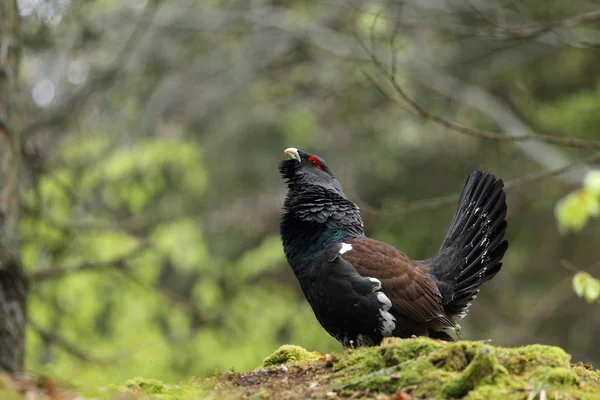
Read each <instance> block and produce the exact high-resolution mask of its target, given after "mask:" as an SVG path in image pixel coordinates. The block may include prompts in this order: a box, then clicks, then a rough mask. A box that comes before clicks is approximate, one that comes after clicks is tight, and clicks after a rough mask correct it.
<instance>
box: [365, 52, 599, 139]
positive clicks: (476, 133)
mask: <svg viewBox="0 0 600 400" xmlns="http://www.w3.org/2000/svg"><path fill="white" fill-rule="evenodd" d="M373 62H374V63H375V64H376V65H377V67H378V68H379V70H380V71H381V72H382V73H384V74H385V76H386V78H387V79H388V80H390V83H391V84H392V86H393V87H394V90H395V91H396V92H397V93H398V94H399V95H400V97H401V98H402V99H403V100H404V101H405V102H406V103H407V104H408V105H409V106H410V107H407V106H406V105H405V104H403V103H401V102H399V101H398V99H396V98H395V97H393V96H390V95H388V94H387V92H386V91H385V90H384V89H383V88H382V87H381V85H380V84H379V83H378V82H377V81H376V80H375V79H374V78H373V77H372V76H371V75H369V74H368V73H367V72H364V71H363V73H364V74H365V76H366V77H367V79H369V80H370V81H371V82H372V83H373V85H375V86H376V87H377V89H378V90H379V92H381V93H382V94H383V95H384V96H386V97H387V98H388V99H389V100H390V101H393V102H394V103H396V104H398V105H399V106H400V107H401V108H402V109H404V110H405V111H407V112H409V113H411V114H413V115H416V116H418V117H421V118H423V119H426V120H429V121H433V122H435V123H437V124H438V125H441V126H443V127H445V128H448V129H450V130H453V131H455V132H458V133H462V134H465V135H468V136H473V137H477V138H480V139H488V140H496V141H503V142H526V141H536V142H543V143H551V144H555V145H559V146H563V147H570V148H576V149H592V150H600V141H597V140H585V139H577V138H569V137H561V136H549V135H523V136H507V135H505V134H502V133H496V132H491V131H487V130H483V129H476V128H471V127H468V126H465V125H462V124H459V123H456V122H453V121H450V120H447V119H446V118H443V117H440V116H439V115H436V114H433V113H430V112H429V111H427V110H425V109H424V108H423V107H421V106H420V105H419V104H418V103H417V102H416V101H415V100H413V99H412V98H411V97H409V96H408V95H407V94H406V92H405V91H404V89H403V88H402V87H401V86H400V85H399V84H398V81H397V80H396V77H395V76H394V75H391V74H390V73H389V71H387V69H386V68H385V67H384V66H383V64H381V62H380V61H379V60H378V59H377V58H376V57H374V58H373Z"/></svg>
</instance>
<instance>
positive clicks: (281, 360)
mask: <svg viewBox="0 0 600 400" xmlns="http://www.w3.org/2000/svg"><path fill="white" fill-rule="evenodd" d="M316 358H319V353H315V352H310V351H307V350H305V349H304V348H302V347H300V346H294V345H291V344H284V345H283V346H281V347H280V348H279V349H277V351H275V353H273V354H271V355H270V356H268V357H267V358H265V359H264V360H263V366H264V367H269V366H272V365H281V364H286V363H289V362H296V361H301V360H314V359H316Z"/></svg>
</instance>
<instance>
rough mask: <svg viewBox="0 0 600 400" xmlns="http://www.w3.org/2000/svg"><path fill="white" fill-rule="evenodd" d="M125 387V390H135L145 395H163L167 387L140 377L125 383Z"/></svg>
mask: <svg viewBox="0 0 600 400" xmlns="http://www.w3.org/2000/svg"><path fill="white" fill-rule="evenodd" d="M125 387H126V388H127V389H132V390H137V391H140V392H143V393H147V394H158V393H164V392H165V391H166V389H167V386H166V385H165V384H164V383H163V382H161V381H158V380H156V379H145V378H140V377H136V378H132V379H130V380H128V381H127V382H125Z"/></svg>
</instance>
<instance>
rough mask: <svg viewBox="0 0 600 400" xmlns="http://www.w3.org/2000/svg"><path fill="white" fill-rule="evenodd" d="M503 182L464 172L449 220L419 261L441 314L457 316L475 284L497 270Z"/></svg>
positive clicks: (502, 223) (505, 245)
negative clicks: (436, 291)
mask: <svg viewBox="0 0 600 400" xmlns="http://www.w3.org/2000/svg"><path fill="white" fill-rule="evenodd" d="M505 218H506V194H505V193H504V183H503V182H502V180H501V179H496V177H495V176H494V175H492V174H489V173H485V172H480V171H476V172H473V173H472V174H471V175H469V178H468V179H467V183H466V185H465V187H464V189H463V192H462V194H461V196H460V200H459V201H458V206H457V208H456V212H455V213H454V218H453V219H452V223H451V224H450V228H449V229H448V233H447V234H446V239H444V242H443V243H442V247H441V249H440V252H439V253H438V255H437V256H435V257H434V258H431V259H429V260H425V261H424V263H425V264H426V265H428V266H429V267H430V273H431V274H432V275H433V277H434V278H435V279H436V283H437V284H438V286H439V288H440V292H441V293H442V296H443V299H444V309H445V311H446V314H447V315H448V316H450V317H452V318H453V319H454V320H455V321H458V320H460V319H461V318H463V317H464V316H465V315H466V313H467V309H468V308H469V306H470V305H471V302H472V301H473V300H474V299H475V298H476V297H477V293H479V286H481V284H482V283H484V282H487V281H489V280H490V279H492V278H493V277H494V275H496V273H498V271H500V268H501V267H502V262H501V261H502V257H503V256H504V253H505V252H506V249H507V248H508V242H507V241H506V240H504V234H505V232H506V221H505Z"/></svg>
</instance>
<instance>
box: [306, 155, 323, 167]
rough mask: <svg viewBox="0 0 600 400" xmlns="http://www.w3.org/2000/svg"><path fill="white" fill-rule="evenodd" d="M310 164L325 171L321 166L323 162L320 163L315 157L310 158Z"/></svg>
mask: <svg viewBox="0 0 600 400" xmlns="http://www.w3.org/2000/svg"><path fill="white" fill-rule="evenodd" d="M308 162H309V163H311V164H312V165H314V166H315V167H317V168H319V169H323V167H322V166H321V161H319V159H318V158H317V157H315V156H310V157H308Z"/></svg>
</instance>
